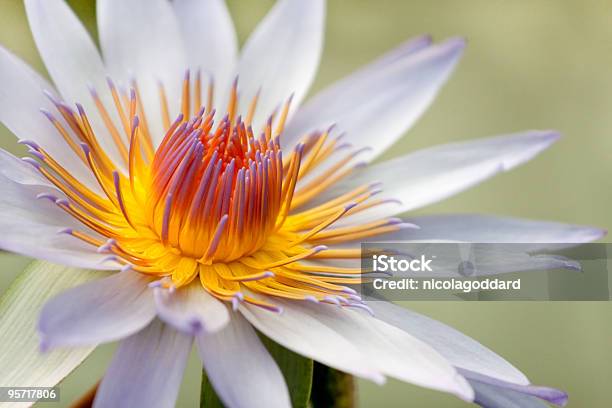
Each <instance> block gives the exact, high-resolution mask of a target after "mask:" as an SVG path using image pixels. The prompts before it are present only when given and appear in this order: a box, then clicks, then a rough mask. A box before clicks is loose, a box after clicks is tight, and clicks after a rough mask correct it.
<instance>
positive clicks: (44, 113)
mask: <svg viewBox="0 0 612 408" xmlns="http://www.w3.org/2000/svg"><path fill="white" fill-rule="evenodd" d="M40 113H42V114H43V115H45V117H46V118H47V119H49V120H50V121H51V122H54V121H55V116H53V114H52V113H51V112H49V111H48V110H46V109H40Z"/></svg>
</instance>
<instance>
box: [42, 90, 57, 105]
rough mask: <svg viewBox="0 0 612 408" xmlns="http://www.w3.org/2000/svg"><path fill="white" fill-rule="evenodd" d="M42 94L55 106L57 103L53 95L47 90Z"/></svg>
mask: <svg viewBox="0 0 612 408" xmlns="http://www.w3.org/2000/svg"><path fill="white" fill-rule="evenodd" d="M43 94H44V95H45V96H46V97H47V98H49V99H50V100H51V102H53V103H54V104H56V103H57V99H55V96H54V95H53V94H52V93H51V92H50V91H48V90H46V89H44V90H43Z"/></svg>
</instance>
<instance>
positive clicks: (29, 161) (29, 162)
mask: <svg viewBox="0 0 612 408" xmlns="http://www.w3.org/2000/svg"><path fill="white" fill-rule="evenodd" d="M21 160H23V161H24V162H26V163H28V164H31V165H32V166H34V167H36V168H37V169H38V168H40V163H39V162H37V161H36V160H34V159H33V158H31V157H22V158H21Z"/></svg>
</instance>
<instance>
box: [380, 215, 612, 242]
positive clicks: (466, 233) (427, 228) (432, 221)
mask: <svg viewBox="0 0 612 408" xmlns="http://www.w3.org/2000/svg"><path fill="white" fill-rule="evenodd" d="M406 222H412V223H415V224H417V225H418V226H420V227H421V229H419V230H410V231H408V230H406V231H403V233H402V235H403V237H404V239H412V240H432V239H434V240H435V239H449V240H456V241H466V242H499V243H508V242H510V243H513V242H516V243H539V244H541V245H529V247H530V248H531V249H533V250H536V249H544V248H550V247H554V248H557V247H559V245H548V244H555V243H558V244H561V243H565V242H567V243H570V244H579V243H583V242H591V241H595V240H598V239H600V238H602V237H603V236H605V234H606V231H605V230H603V229H601V228H595V227H587V226H582V225H570V224H562V223H559V222H550V221H536V220H527V219H520V218H511V217H497V216H493V215H479V214H445V215H429V216H421V217H414V218H409V219H407V220H406ZM385 239H387V238H385ZM389 239H390V240H391V239H393V237H392V236H390V237H389Z"/></svg>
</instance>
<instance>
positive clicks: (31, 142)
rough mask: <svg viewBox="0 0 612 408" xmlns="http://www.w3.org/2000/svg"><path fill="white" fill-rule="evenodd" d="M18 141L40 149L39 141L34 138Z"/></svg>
mask: <svg viewBox="0 0 612 408" xmlns="http://www.w3.org/2000/svg"><path fill="white" fill-rule="evenodd" d="M17 143H19V144H22V145H26V146H28V147H29V148H31V149H34V150H38V149H40V146H39V145H38V143H36V142H35V141H33V140H27V139H20V140H19V141H18V142H17Z"/></svg>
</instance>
